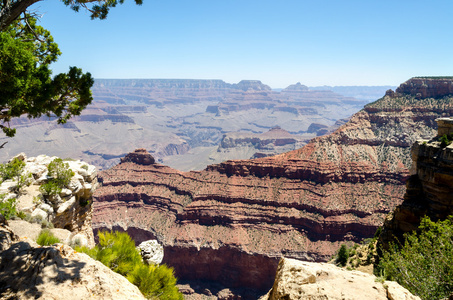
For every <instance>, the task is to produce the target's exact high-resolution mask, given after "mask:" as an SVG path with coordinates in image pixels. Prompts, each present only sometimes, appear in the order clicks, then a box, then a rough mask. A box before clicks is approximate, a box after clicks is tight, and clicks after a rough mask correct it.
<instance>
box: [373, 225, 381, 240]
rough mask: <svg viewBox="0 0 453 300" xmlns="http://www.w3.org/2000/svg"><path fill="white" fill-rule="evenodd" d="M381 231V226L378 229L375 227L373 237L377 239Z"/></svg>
mask: <svg viewBox="0 0 453 300" xmlns="http://www.w3.org/2000/svg"><path fill="white" fill-rule="evenodd" d="M381 232H382V227H378V229H376V232H375V233H374V238H373V239H378V238H379V236H380V235H381Z"/></svg>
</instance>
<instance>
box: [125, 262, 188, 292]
mask: <svg viewBox="0 0 453 300" xmlns="http://www.w3.org/2000/svg"><path fill="white" fill-rule="evenodd" d="M127 279H128V280H129V281H130V282H132V283H133V284H135V285H136V286H137V287H138V288H139V289H140V291H141V292H142V293H143V295H145V297H147V298H152V297H153V296H157V295H159V299H162V300H164V299H165V300H167V299H168V300H178V299H181V300H182V299H183V297H182V294H181V293H180V292H179V291H178V288H176V278H175V275H174V274H173V269H172V268H168V267H166V266H164V265H158V266H156V265H146V264H143V263H142V264H139V265H136V267H135V268H134V270H133V271H132V272H130V273H129V274H128V275H127Z"/></svg>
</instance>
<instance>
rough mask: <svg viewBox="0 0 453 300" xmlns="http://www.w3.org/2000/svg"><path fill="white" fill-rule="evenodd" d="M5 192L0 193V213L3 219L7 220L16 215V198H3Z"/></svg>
mask: <svg viewBox="0 0 453 300" xmlns="http://www.w3.org/2000/svg"><path fill="white" fill-rule="evenodd" d="M4 198H5V194H1V195H0V214H2V215H3V216H4V217H5V219H7V220H9V219H11V218H12V217H14V216H16V215H17V210H16V199H14V198H11V199H8V200H4Z"/></svg>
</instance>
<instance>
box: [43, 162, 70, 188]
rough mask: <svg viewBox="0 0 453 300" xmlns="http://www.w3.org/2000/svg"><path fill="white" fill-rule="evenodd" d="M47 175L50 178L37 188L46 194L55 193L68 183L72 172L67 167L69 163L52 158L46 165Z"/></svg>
mask: <svg viewBox="0 0 453 300" xmlns="http://www.w3.org/2000/svg"><path fill="white" fill-rule="evenodd" d="M47 170H48V176H49V177H50V179H49V180H48V181H47V182H46V183H44V184H42V185H41V186H40V187H39V190H40V191H41V192H42V193H44V194H46V195H56V194H58V193H60V192H61V189H62V188H64V187H65V186H67V185H68V184H69V182H70V181H71V178H72V176H74V172H73V171H72V170H71V169H69V165H68V164H67V163H65V162H63V160H62V159H61V158H56V159H54V160H53V161H52V162H51V163H50V164H49V165H48V166H47Z"/></svg>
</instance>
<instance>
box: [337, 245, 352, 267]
mask: <svg viewBox="0 0 453 300" xmlns="http://www.w3.org/2000/svg"><path fill="white" fill-rule="evenodd" d="M348 258H349V251H348V248H347V247H346V245H345V244H343V245H341V247H340V250H338V255H337V260H336V261H337V263H338V264H339V265H340V266H342V267H344V266H345V265H346V263H347V262H348Z"/></svg>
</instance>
